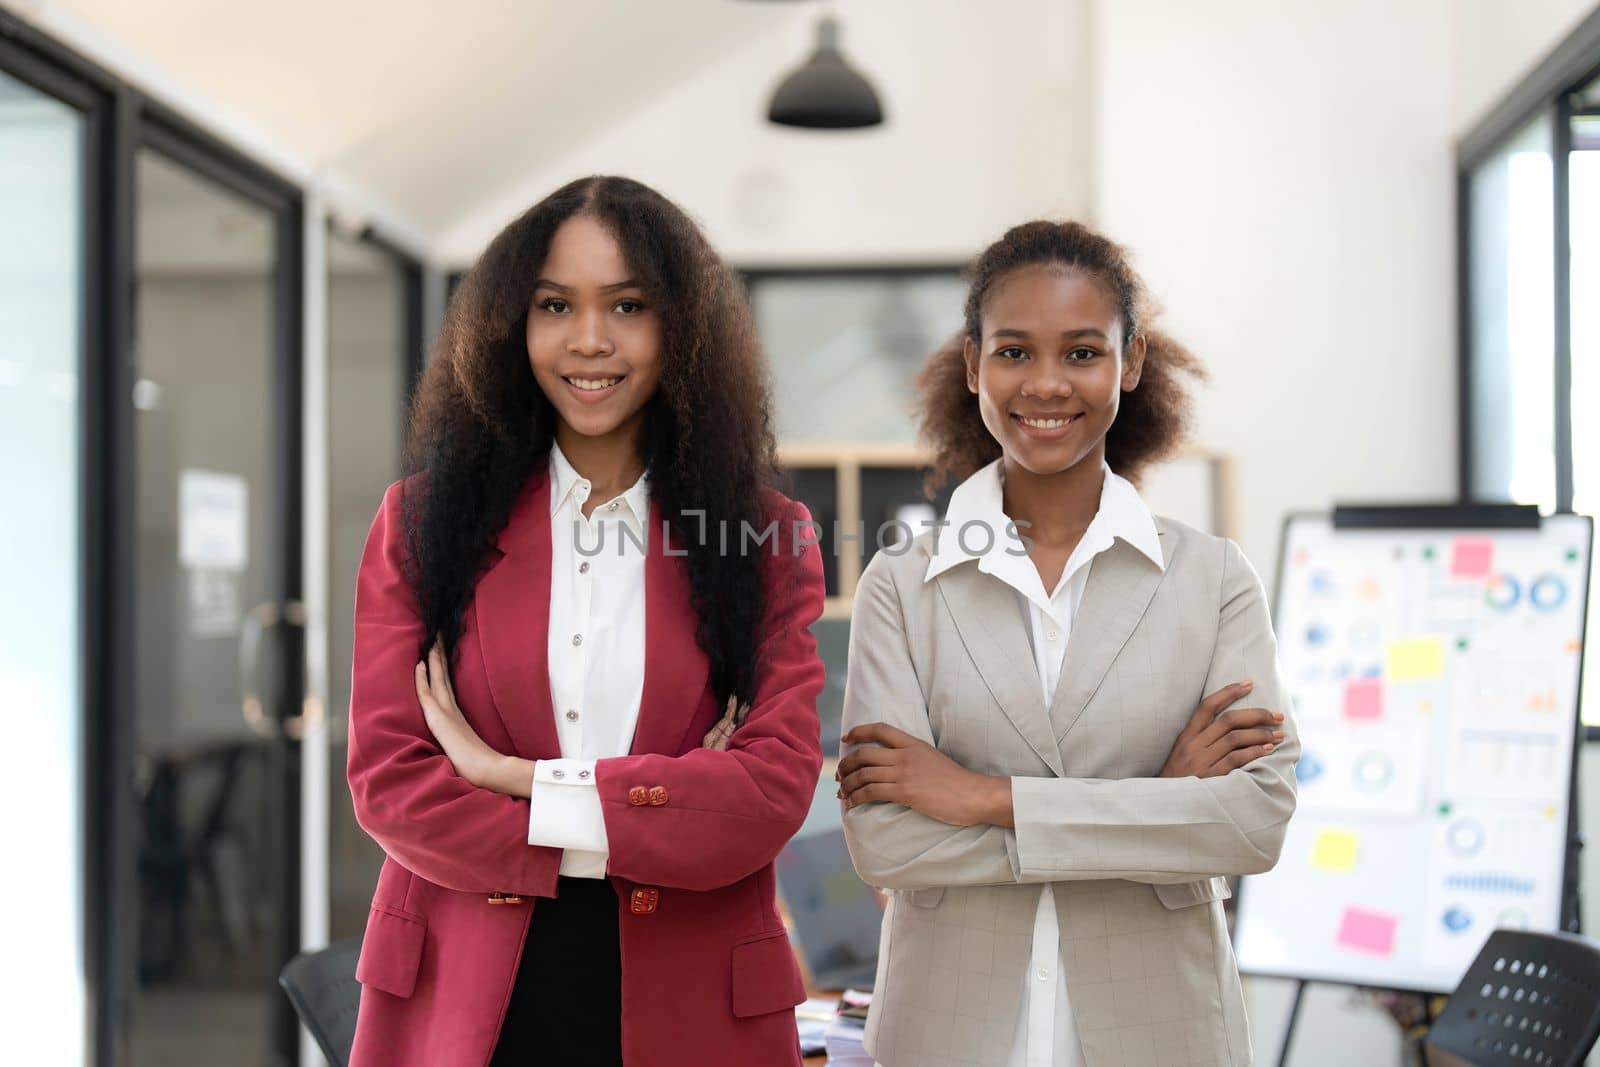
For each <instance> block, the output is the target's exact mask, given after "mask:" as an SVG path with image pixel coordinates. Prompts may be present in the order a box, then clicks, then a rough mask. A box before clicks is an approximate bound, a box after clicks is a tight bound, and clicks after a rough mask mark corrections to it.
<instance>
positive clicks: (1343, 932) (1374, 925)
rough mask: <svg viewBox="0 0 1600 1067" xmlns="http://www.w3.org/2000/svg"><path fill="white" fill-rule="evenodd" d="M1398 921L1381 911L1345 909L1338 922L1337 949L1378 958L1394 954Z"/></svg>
mask: <svg viewBox="0 0 1600 1067" xmlns="http://www.w3.org/2000/svg"><path fill="white" fill-rule="evenodd" d="M1399 922H1400V920H1398V919H1396V918H1395V917H1394V916H1393V915H1385V914H1384V913H1383V912H1381V911H1368V910H1367V909H1365V908H1346V909H1344V917H1343V918H1341V919H1340V920H1339V936H1338V938H1337V939H1336V940H1337V943H1338V944H1339V947H1341V948H1353V949H1359V950H1360V951H1362V952H1371V953H1374V954H1375V955H1379V956H1389V955H1392V954H1393V953H1394V928H1395V927H1396V926H1397V925H1398V924H1399Z"/></svg>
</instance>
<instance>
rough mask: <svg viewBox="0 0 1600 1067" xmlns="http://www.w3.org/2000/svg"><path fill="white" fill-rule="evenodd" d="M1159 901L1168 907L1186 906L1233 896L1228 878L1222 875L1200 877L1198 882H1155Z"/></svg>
mask: <svg viewBox="0 0 1600 1067" xmlns="http://www.w3.org/2000/svg"><path fill="white" fill-rule="evenodd" d="M1154 888H1155V891H1156V896H1158V897H1160V898H1161V903H1163V904H1165V905H1166V906H1167V907H1169V908H1187V907H1192V906H1193V905H1195V904H1208V903H1210V902H1211V901H1213V900H1227V899H1228V898H1229V897H1231V896H1233V890H1232V889H1229V888H1228V880H1227V879H1226V878H1222V877H1220V876H1219V877H1216V878H1202V879H1200V880H1199V881H1198V882H1170V883H1157V884H1156V886H1155V887H1154Z"/></svg>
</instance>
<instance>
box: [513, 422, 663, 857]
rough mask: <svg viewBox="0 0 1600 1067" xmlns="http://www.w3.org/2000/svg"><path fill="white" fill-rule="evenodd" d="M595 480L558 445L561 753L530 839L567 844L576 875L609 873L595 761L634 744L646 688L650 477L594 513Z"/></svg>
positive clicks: (555, 649) (555, 597)
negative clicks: (589, 504)
mask: <svg viewBox="0 0 1600 1067" xmlns="http://www.w3.org/2000/svg"><path fill="white" fill-rule="evenodd" d="M592 488H593V487H592V486H591V485H590V483H589V480H588V479H587V478H584V477H583V476H582V475H580V474H579V473H578V472H577V471H576V470H575V469H573V466H572V464H571V462H569V461H568V459H567V457H566V456H565V455H563V454H562V452H561V448H560V446H558V445H555V444H552V445H551V446H550V636H549V641H548V647H547V649H546V662H547V663H548V664H549V674H550V706H551V708H552V709H554V711H555V717H556V734H557V736H558V737H559V739H560V741H561V758H560V759H553V760H539V761H537V762H535V763H534V765H533V788H532V793H531V796H530V800H529V809H530V810H529V815H528V844H530V845H548V846H550V847H552V848H560V849H564V850H565V852H564V853H563V854H562V857H561V873H562V874H563V875H565V876H566V877H568V878H604V877H605V874H606V861H607V859H608V858H609V855H610V847H609V844H608V842H607V840H606V823H605V816H604V815H603V814H602V811H601V807H600V793H599V790H598V789H597V788H596V787H595V780H594V766H595V762H596V761H598V760H602V759H607V758H609V757H613V756H624V755H627V753H628V750H629V749H631V748H632V747H633V731H634V727H635V726H637V725H638V722H639V698H640V696H641V695H642V694H643V692H644V623H645V619H644V567H645V552H644V551H643V550H641V548H640V546H641V545H648V544H649V540H648V537H649V524H650V492H649V486H648V484H647V480H646V479H645V478H644V477H643V476H641V477H640V478H639V480H638V481H637V482H635V483H634V484H633V487H632V488H631V489H629V490H628V491H627V492H625V493H623V494H622V495H621V496H619V497H617V498H615V499H614V500H610V501H607V502H606V503H603V504H600V505H599V506H598V507H596V508H595V509H594V512H593V514H592V515H590V516H588V517H585V516H584V514H583V504H584V502H585V501H587V500H588V499H589V493H590V491H591V489H592Z"/></svg>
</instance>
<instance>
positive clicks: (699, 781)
mask: <svg viewBox="0 0 1600 1067" xmlns="http://www.w3.org/2000/svg"><path fill="white" fill-rule="evenodd" d="M412 484H414V483H412ZM400 492H401V490H400V484H399V483H397V484H396V485H394V486H390V488H389V491H388V493H387V494H386V495H385V496H384V500H383V506H382V508H381V509H380V510H379V512H378V517H377V519H376V520H375V521H374V523H373V526H372V532H371V534H370V535H369V536H368V539H367V547H366V551H365V554H364V555H363V557H362V560H361V571H360V575H359V577H358V580H357V586H356V612H355V657H354V660H355V662H354V679H353V683H352V692H351V706H350V759H349V767H348V770H349V778H350V791H351V795H352V796H353V798H354V802H355V812H356V817H357V819H358V820H359V821H360V823H361V826H362V827H363V828H364V829H365V830H366V831H367V833H369V834H371V835H372V837H373V838H374V839H375V840H377V842H378V843H379V844H381V845H382V846H383V849H384V851H385V852H386V853H388V858H387V859H386V860H385V861H384V864H383V870H382V872H381V873H380V874H379V876H378V886H377V891H376V892H375V893H374V894H373V898H372V911H371V914H370V916H369V918H368V921H367V929H366V937H365V940H364V941H363V943H362V947H361V962H360V965H359V967H358V968H357V970H356V977H357V978H358V979H359V980H360V981H361V983H362V991H361V1014H360V1017H359V1023H358V1025H357V1027H356V1039H355V1050H354V1053H353V1055H352V1058H351V1064H352V1067H409V1065H416V1067H452V1065H460V1067H483V1065H485V1064H486V1063H488V1061H489V1057H490V1055H491V1054H492V1052H493V1050H494V1046H495V1042H496V1040H497V1038H498V1036H499V1033H500V1024H501V1019H502V1017H503V1014H504V1012H505V1010H506V1004H507V1001H508V998H509V997H510V995H511V986H512V981H513V978H514V977H515V975H516V971H517V964H518V960H519V959H520V957H521V953H522V944H523V939H524V938H525V936H526V934H527V931H528V920H529V916H530V915H531V914H532V912H533V910H534V909H535V908H537V907H538V906H539V905H538V898H540V897H550V896H553V895H554V894H555V891H556V878H557V872H558V868H559V866H560V862H561V850H560V849H553V848H544V847H538V846H531V845H529V844H528V801H527V800H522V799H517V798H513V797H508V796H503V795H501V794H498V793H493V792H490V791H489V790H486V789H479V788H475V787H473V786H471V785H468V784H467V783H466V781H464V780H463V779H461V778H458V777H456V775H455V773H454V771H453V770H452V768H451V765H450V762H449V760H447V759H446V758H445V756H444V754H443V752H442V750H441V749H440V748H439V746H438V744H437V743H436V742H435V741H434V739H433V736H432V735H431V734H430V733H429V731H428V728H427V726H426V724H425V723H424V722H423V718H422V709H421V707H420V706H419V704H418V702H417V696H416V689H415V682H414V680H413V679H414V674H413V671H414V665H415V663H416V661H417V658H418V652H419V649H420V647H421V643H422V639H423V631H422V624H421V621H420V619H419V617H418V613H417V607H416V603H415V601H414V599H413V597H412V594H411V590H410V587H409V586H408V585H407V584H406V582H405V580H404V578H403V577H402V575H401V569H400V561H401V558H402V551H403V533H402V523H401V497H400ZM771 501H772V507H771V509H770V510H771V514H773V515H774V516H775V517H776V516H785V518H784V519H783V521H781V522H780V528H779V538H778V553H777V555H776V557H774V556H772V555H771V554H770V553H771V552H772V542H771V541H768V542H767V543H766V544H765V545H762V546H761V547H760V548H759V549H756V548H754V547H752V549H751V551H760V552H761V553H762V560H763V565H764V569H765V571H766V574H767V575H768V584H767V588H768V590H769V593H768V608H767V612H766V619H765V622H764V623H763V631H762V639H761V644H760V653H759V654H760V656H761V657H762V659H761V660H760V666H759V667H758V671H757V678H758V683H757V689H756V695H755V699H754V701H753V702H752V705H751V710H750V714H749V717H748V718H747V719H746V720H745V723H744V725H742V726H741V727H740V728H739V730H738V731H737V732H736V733H735V734H734V735H733V739H732V741H731V742H730V744H729V746H728V748H727V750H726V751H712V750H709V749H703V748H701V747H700V743H701V740H702V738H703V737H704V735H705V733H706V731H707V730H709V729H710V728H711V726H712V724H713V723H715V722H716V720H717V719H718V718H719V717H720V712H721V709H720V708H719V707H718V706H717V703H716V700H715V698H714V697H713V696H712V692H711V687H710V682H709V678H708V668H707V661H706V657H705V655H704V653H703V652H702V651H701V650H700V648H699V646H698V644H697V643H696V642H695V637H694V634H695V624H696V616H695V613H694V611H693V609H692V607H691V606H690V600H689V580H688V572H687V569H686V568H685V566H684V561H683V559H682V557H681V556H680V555H676V554H675V555H667V554H665V553H663V552H662V550H661V544H660V542H661V516H660V512H659V509H657V508H655V507H654V506H652V508H651V522H650V555H649V557H648V559H647V561H646V564H645V612H646V620H645V669H644V694H643V697H642V698H641V706H640V709H639V722H638V728H637V730H636V732H635V735H634V742H633V751H632V753H631V754H630V755H627V756H621V757H618V758H615V759H605V760H601V761H600V762H599V765H598V767H597V769H596V774H595V778H596V783H597V785H598V787H599V791H600V799H601V806H602V808H603V810H604V813H605V822H606V835H607V838H608V840H609V844H610V850H611V860H610V873H609V876H610V878H611V882H612V885H613V887H614V888H615V889H616V892H617V898H618V901H619V903H620V912H621V914H620V915H619V919H618V921H619V922H620V924H621V945H622V1047H623V1056H624V1059H625V1061H626V1063H627V1065H628V1067H679V1065H685V1067H687V1065H690V1064H693V1065H719V1064H727V1065H730V1067H732V1065H740V1067H745V1065H760V1067H770V1065H783V1064H798V1063H799V1054H798V1047H799V1042H798V1038H797V1036H796V1032H795V1019H794V1012H793V1011H792V1010H791V1009H792V1008H793V1006H794V1005H795V1004H797V1003H799V1002H800V1001H801V1000H802V999H803V998H804V995H805V994H804V988H803V986H802V983H801V980H800V975H799V971H798V969H797V967H796V965H795V961H794V955H793V953H792V951H791V950H790V947H789V939H788V937H787V936H786V935H785V933H784V930H783V924H782V922H781V921H780V920H779V918H778V913H777V909H776V907H775V903H774V886H773V871H772V862H773V859H774V858H775V857H776V856H777V854H778V851H779V849H781V848H782V847H783V845H784V843H785V842H787V841H788V840H789V838H790V837H791V836H793V834H794V833H795V831H796V830H797V829H799V827H800V824H801V822H802V821H803V820H804V819H805V816H806V812H807V811H808V810H809V808H810V805H811V799H812V796H813V795H814V793H815V791H816V786H817V777H818V774H819V772H820V770H821V765H822V753H821V747H820V745H819V743H818V729H819V727H818V723H817V711H816V699H817V694H818V693H819V692H820V691H821V689H822V685H823V668H822V663H821V661H820V660H819V659H818V658H817V651H816V642H815V641H814V640H813V639H812V637H811V634H810V631H809V627H810V625H811V623H812V622H813V621H814V620H816V619H817V617H818V616H819V615H820V614H821V611H822V599H823V584H822V562H821V555H820V554H819V552H818V551H817V548H816V546H815V545H808V546H806V547H805V548H804V551H803V553H802V554H800V555H796V554H795V553H794V552H793V551H792V547H791V546H793V545H794V544H795V543H796V539H795V536H794V532H793V526H792V524H791V520H802V519H807V518H809V515H808V513H807V512H806V511H805V509H804V507H802V506H801V505H798V504H795V503H793V502H791V501H789V500H787V499H786V498H784V497H782V496H780V495H778V494H775V493H774V494H772V495H771ZM498 551H499V557H498V558H497V559H495V560H493V562H492V563H491V565H490V569H489V570H487V571H486V572H485V573H484V574H483V575H482V576H481V577H480V578H479V580H478V585H477V589H476V592H475V596H474V599H473V602H472V604H471V605H470V606H469V607H468V609H467V612H466V615H465V619H464V631H463V634H462V637H461V641H460V644H459V651H458V652H457V655H456V657H455V662H454V666H453V668H452V671H453V673H452V681H453V683H454V685H455V693H456V698H457V700H458V701H459V703H460V705H461V710H462V712H463V713H464V714H465V715H466V717H467V719H468V720H469V721H470V722H471V723H472V725H473V727H474V728H475V729H476V730H477V731H478V733H479V735H480V736H482V737H483V739H484V740H485V741H486V742H488V743H489V744H490V745H491V746H493V747H494V748H496V749H498V750H499V751H501V752H508V753H515V754H517V755H519V756H522V757H524V758H526V759H530V760H536V759H551V758H555V757H557V756H559V755H560V744H559V742H558V740H557V736H556V724H555V718H554V716H553V713H552V710H551V707H550V683H549V678H548V675H547V672H546V653H545V649H546V644H545V642H546V636H547V630H548V626H549V600H550V593H549V590H550V490H549V477H548V475H547V474H546V473H545V472H543V471H540V472H539V473H537V474H535V475H534V476H533V477H531V478H530V479H529V481H528V485H527V487H526V488H525V489H524V491H523V493H522V496H521V498H520V499H519V500H518V502H517V504H516V506H515V508H514V509H513V511H512V514H511V518H510V520H509V521H508V523H507V524H506V528H505V530H504V531H503V532H502V533H501V534H500V537H499V539H498ZM675 551H676V550H675ZM491 893H508V894H517V895H520V896H522V897H523V898H524V901H523V902H522V903H520V904H491V903H490V902H489V894H491Z"/></svg>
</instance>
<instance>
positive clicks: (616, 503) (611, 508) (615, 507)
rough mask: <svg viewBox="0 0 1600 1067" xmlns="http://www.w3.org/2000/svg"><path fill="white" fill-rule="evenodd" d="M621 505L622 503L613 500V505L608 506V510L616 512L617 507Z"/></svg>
mask: <svg viewBox="0 0 1600 1067" xmlns="http://www.w3.org/2000/svg"><path fill="white" fill-rule="evenodd" d="M620 503H621V501H618V500H613V501H612V502H611V503H609V504H607V505H606V510H607V511H616V510H617V505H618V504H620Z"/></svg>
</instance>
